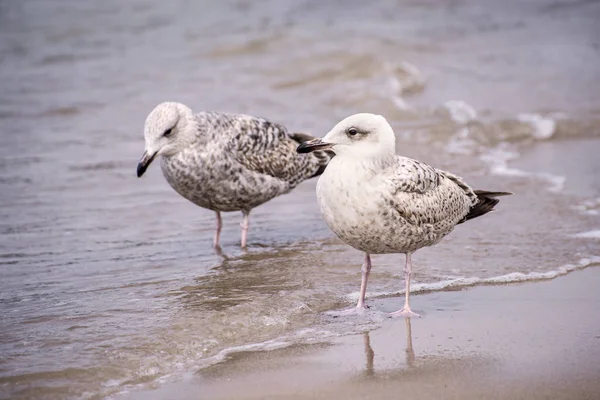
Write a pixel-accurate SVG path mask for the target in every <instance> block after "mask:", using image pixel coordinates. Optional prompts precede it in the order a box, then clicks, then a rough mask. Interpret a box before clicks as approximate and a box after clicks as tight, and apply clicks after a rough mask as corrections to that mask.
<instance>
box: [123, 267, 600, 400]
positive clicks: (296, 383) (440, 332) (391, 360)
mask: <svg viewBox="0 0 600 400" xmlns="http://www.w3.org/2000/svg"><path fill="white" fill-rule="evenodd" d="M598 283H600V268H588V269H586V270H583V271H575V272H573V273H570V274H569V275H566V276H563V277H559V278H557V279H554V280H551V281H544V282H532V283H526V284H518V285H505V286H482V287H475V288H470V289H468V290H461V291H449V292H439V293H430V294H425V295H421V296H418V297H417V296H415V303H416V304H418V305H419V307H420V309H421V311H422V312H424V313H425V314H426V315H425V317H424V318H421V319H415V320H412V321H409V320H404V319H389V320H388V321H387V322H386V323H385V324H384V325H383V327H382V328H381V329H377V330H374V331H371V332H365V333H364V334H360V335H354V336H347V337H341V338H336V339H334V340H332V341H331V342H329V343H320V344H316V345H314V346H312V345H308V346H297V347H292V348H286V349H280V350H274V351H266V352H243V353H237V354H235V355H233V356H231V357H230V358H229V359H227V360H226V361H224V362H222V363H220V364H217V365H215V366H212V367H209V368H207V369H203V370H200V371H198V372H197V373H196V374H194V376H190V377H189V378H188V379H186V380H185V381H182V382H179V383H173V384H169V385H166V386H164V387H162V388H160V389H158V390H155V391H146V392H140V393H135V394H134V395H132V396H131V397H127V398H128V399H131V400H137V399H148V400H158V399H332V398H344V399H391V398H399V397H402V398H416V397H417V396H418V398H420V399H440V398H444V399H550V398H551V399H570V400H575V399H597V398H599V396H600V381H599V380H598V376H600V361H598V360H600V315H599V314H598V310H597V305H598V304H600V303H599V302H600V291H598ZM397 302H398V299H397V298H388V299H380V300H375V301H371V305H372V308H373V309H377V310H381V311H392V310H393V309H394V307H395V303H397Z"/></svg>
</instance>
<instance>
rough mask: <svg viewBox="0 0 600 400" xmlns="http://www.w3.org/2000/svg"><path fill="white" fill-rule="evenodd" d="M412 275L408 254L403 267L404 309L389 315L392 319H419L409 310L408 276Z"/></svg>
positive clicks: (417, 315)
mask: <svg viewBox="0 0 600 400" xmlns="http://www.w3.org/2000/svg"><path fill="white" fill-rule="evenodd" d="M411 274H412V263H411V261H410V253H406V265H405V267H404V281H405V293H404V307H402V309H400V310H398V311H395V312H393V313H391V314H390V315H391V316H392V317H407V318H410V317H420V315H419V314H417V313H414V312H412V311H411V309H410V305H409V303H408V300H409V298H410V276H411Z"/></svg>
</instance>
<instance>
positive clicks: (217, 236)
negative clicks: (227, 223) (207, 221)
mask: <svg viewBox="0 0 600 400" xmlns="http://www.w3.org/2000/svg"><path fill="white" fill-rule="evenodd" d="M215 213H216V214H217V230H216V231H215V239H214V240H213V246H214V247H216V248H218V247H221V245H220V244H219V239H220V238H221V228H222V227H223V221H222V220H221V213H220V212H219V211H215Z"/></svg>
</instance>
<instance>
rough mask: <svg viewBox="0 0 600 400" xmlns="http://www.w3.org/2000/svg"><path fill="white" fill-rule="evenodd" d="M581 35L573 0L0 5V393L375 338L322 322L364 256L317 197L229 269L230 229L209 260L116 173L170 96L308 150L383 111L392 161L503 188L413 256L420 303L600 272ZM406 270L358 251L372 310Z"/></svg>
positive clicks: (578, 5) (588, 27)
mask: <svg viewBox="0 0 600 400" xmlns="http://www.w3.org/2000/svg"><path fill="white" fill-rule="evenodd" d="M598 21H600V2H597V1H592V0H589V1H585V0H583V1H576V0H574V1H567V0H564V1H560V0H548V1H544V0H538V1H533V0H521V1H516V0H515V1H503V2H500V1H493V0H484V1H481V0H480V1H475V0H472V1H469V0H464V1H458V0H456V1H448V0H421V1H410V0H395V1H393V0H373V1H368V2H366V1H354V0H348V1H342V0H332V1H308V0H299V1H278V0H277V1H276V0H271V1H267V0H258V1H243V0H240V1H234V0H224V1H218V2H217V1H191V0H188V1H186V0H172V1H158V0H129V1H122V0H104V1H85V0H84V1H81V0H53V1H46V0H22V1H11V0H0V131H1V133H2V138H1V142H2V144H1V146H0V206H1V207H0V397H2V398H12V399H40V398H49V399H65V398H104V397H106V396H111V395H117V394H120V393H124V392H128V391H131V390H136V389H139V388H140V387H142V388H147V387H154V386H157V385H160V384H161V383H163V382H165V381H170V380H177V379H179V378H181V376H183V375H185V374H188V373H193V372H194V371H197V370H198V369H200V368H203V367H204V366H206V365H211V364H212V363H215V362H218V361H220V360H222V359H223V358H224V357H226V356H227V355H228V354H230V353H231V352H234V351H239V350H244V349H246V350H254V349H262V348H269V346H285V345H289V344H293V343H300V342H303V341H309V342H314V341H315V340H322V339H323V338H326V337H331V336H332V335H341V334H348V333H352V332H358V331H362V330H364V329H367V328H369V329H370V328H373V327H377V323H378V322H377V321H375V320H365V321H351V322H346V323H342V322H336V323H333V322H332V321H329V320H327V319H324V318H322V317H321V316H320V315H321V314H320V313H321V312H322V311H325V310H330V309H335V308H340V307H344V306H347V305H350V304H352V302H353V301H354V300H353V299H354V298H355V296H356V292H357V291H358V286H359V283H360V263H361V261H362V257H361V255H360V254H359V253H358V252H357V251H355V250H353V249H350V248H349V247H348V246H345V245H343V244H342V243H341V242H339V241H338V240H337V239H336V238H335V237H334V236H333V234H332V233H331V232H330V231H329V230H328V229H327V227H326V226H325V224H324V223H323V221H322V220H321V218H320V215H319V211H318V207H317V204H316V198H315V194H314V188H315V184H316V180H312V181H309V182H306V183H304V184H302V185H301V186H300V187H298V188H297V189H296V190H294V191H293V192H292V193H291V194H288V195H285V196H282V197H280V198H277V199H275V200H273V201H271V202H270V203H268V204H267V205H265V206H262V207H260V208H258V209H256V210H255V211H254V212H253V214H252V219H251V226H250V233H249V249H248V251H247V252H244V251H241V250H239V237H240V234H239V222H240V220H241V215H239V213H230V214H227V215H226V216H225V218H224V222H225V228H224V232H223V235H222V240H223V252H222V253H217V252H215V251H214V250H213V249H212V247H211V241H212V232H213V229H214V223H215V222H214V214H213V213H212V212H210V211H207V210H203V209H200V208H198V207H196V206H194V205H193V204H191V203H188V202H187V201H186V200H184V199H183V198H181V197H179V195H177V194H176V193H175V192H174V191H173V190H172V189H171V188H170V187H168V185H167V183H166V182H165V181H164V179H163V177H162V176H161V173H160V171H159V168H157V166H153V167H152V168H151V169H150V170H149V173H147V174H146V175H145V176H144V177H143V179H141V180H138V179H137V178H136V177H135V167H136V164H137V161H138V160H139V158H140V156H141V154H142V152H143V148H144V140H143V124H144V119H145V117H146V115H147V114H148V113H149V112H150V111H151V110H152V108H153V107H154V106H155V105H157V104H158V103H160V102H162V101H166V100H173V101H180V102H183V103H185V104H187V105H188V106H190V107H191V108H192V109H194V110H196V111H202V110H216V111H226V112H234V113H247V114H252V115H256V116H262V117H265V118H268V119H271V120H273V121H275V122H278V123H281V124H284V125H286V126H287V127H288V129H289V130H290V131H301V132H307V133H310V134H312V135H315V136H323V135H324V134H325V133H326V132H327V131H328V130H329V129H330V128H331V127H333V125H334V124H335V123H337V122H338V121H339V120H340V119H342V118H344V117H346V116H348V115H350V114H353V113H357V112H374V113H378V114H382V115H384V116H385V117H386V118H387V119H388V120H389V121H390V123H391V124H392V126H393V127H394V129H395V131H396V133H397V137H398V141H397V151H398V153H400V154H402V155H405V156H410V157H414V158H418V159H421V160H423V161H426V162H429V163H431V164H433V165H434V166H436V167H440V168H444V169H449V170H451V171H452V172H454V173H456V174H458V175H462V176H463V177H465V179H467V181H468V182H469V183H471V184H472V185H473V186H475V187H477V188H480V189H490V190H508V191H513V192H515V193H516V195H515V196H512V197H511V198H506V199H504V198H503V199H502V202H501V203H500V205H499V207H498V208H497V212H495V213H493V214H490V215H489V216H486V217H485V218H481V219H477V220H475V221H472V222H469V223H468V224H464V225H461V226H460V227H459V228H457V229H456V231H455V232H454V233H452V234H451V235H450V236H449V237H448V238H447V239H445V240H444V242H443V243H442V244H440V245H438V246H436V247H435V248H429V249H423V250H421V251H419V252H418V253H417V254H416V255H415V256H414V257H413V265H414V271H415V276H414V280H415V284H414V288H415V290H416V291H428V290H443V289H446V288H460V287H465V286H468V285H474V284H480V283H504V282H516V281H522V280H531V279H547V278H552V277H555V276H557V275H560V274H564V273H566V272H568V271H570V270H572V269H576V268H583V267H586V266H589V265H597V264H598V258H597V256H600V251H599V250H600V248H599V242H598V239H599V238H600V231H599V229H600V227H599V223H598V214H599V213H600V174H599V173H598V172H599V171H600V157H599V156H598V154H600V86H599V82H600V23H599V22H598ZM403 263H404V258H403V256H401V255H389V256H387V255H386V256H377V257H374V264H375V266H374V269H373V275H372V276H373V277H372V279H371V282H370V286H369V294H370V296H371V297H372V298H374V297H377V296H396V295H399V294H400V293H401V289H402V288H403V283H402V266H403ZM400 304H401V299H400V298H399V299H398V305H399V306H400ZM418 304H419V299H418V296H416V297H415V298H414V300H413V303H412V305H413V308H414V309H416V311H417V312H422V311H424V312H425V313H426V310H419V305H418Z"/></svg>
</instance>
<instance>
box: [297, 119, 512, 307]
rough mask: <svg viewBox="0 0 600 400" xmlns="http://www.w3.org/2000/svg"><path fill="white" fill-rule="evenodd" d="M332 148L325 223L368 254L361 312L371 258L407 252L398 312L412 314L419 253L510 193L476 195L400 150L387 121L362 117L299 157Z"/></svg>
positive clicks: (323, 186) (324, 179) (320, 192)
mask: <svg viewBox="0 0 600 400" xmlns="http://www.w3.org/2000/svg"><path fill="white" fill-rule="evenodd" d="M324 148H327V149H332V150H333V151H334V152H335V154H336V156H335V158H333V159H332V160H331V162H330V163H329V164H328V165H327V167H326V168H325V171H324V172H323V174H322V175H321V177H320V178H319V181H318V183H317V199H318V202H319V205H320V207H321V213H322V215H323V218H324V219H325V221H326V222H327V225H329V227H330V228H331V230H333V232H335V234H336V235H337V236H338V237H339V238H340V239H341V240H343V241H344V242H346V243H347V244H349V245H350V246H352V247H354V248H356V249H358V250H361V251H363V252H365V263H364V265H363V277H362V283H361V290H360V295H359V301H358V304H357V307H356V309H358V310H362V309H363V308H364V307H366V306H365V303H364V300H365V293H366V287H367V280H368V276H369V272H370V270H371V259H370V255H371V254H382V253H404V254H406V266H405V277H406V300H405V305H404V307H403V308H402V309H401V310H399V311H398V312H396V313H394V315H401V316H416V315H417V314H415V313H413V312H412V311H411V310H410V306H409V300H408V299H409V293H410V276H411V270H412V266H411V265H412V264H411V254H412V253H414V252H415V251H416V250H418V249H420V248H422V247H425V246H431V245H434V244H436V243H439V242H440V241H441V240H442V238H444V236H446V235H447V234H449V233H450V232H451V231H452V230H453V229H454V227H455V226H456V225H458V224H460V223H462V222H464V221H466V220H468V219H471V218H475V217H478V216H480V215H483V214H485V213H487V212H489V211H491V210H492V209H493V208H494V206H495V205H496V204H497V203H498V199H496V197H497V196H502V195H507V194H510V193H505V192H485V191H474V190H473V189H471V188H470V187H469V186H468V185H467V184H466V183H465V182H464V181H463V180H462V179H461V178H459V177H458V176H456V175H453V174H451V173H449V172H446V171H442V170H440V169H436V168H434V167H431V166H429V165H427V164H425V163H423V162H420V161H417V160H413V159H411V158H406V157H401V156H398V155H396V153H395V135H394V132H393V130H392V128H391V126H390V125H389V124H388V123H387V121H386V120H385V118H383V117H382V116H379V115H374V114H356V115H353V116H350V117H348V118H346V119H344V120H342V121H341V122H339V123H338V124H337V125H336V126H335V127H334V128H333V129H332V130H331V131H330V132H329V133H328V134H327V135H326V136H325V137H324V138H323V139H315V140H313V141H311V142H308V143H304V144H302V145H301V146H299V147H298V152H301V153H305V152H310V151H312V150H313V149H320V150H321V149H324Z"/></svg>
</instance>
